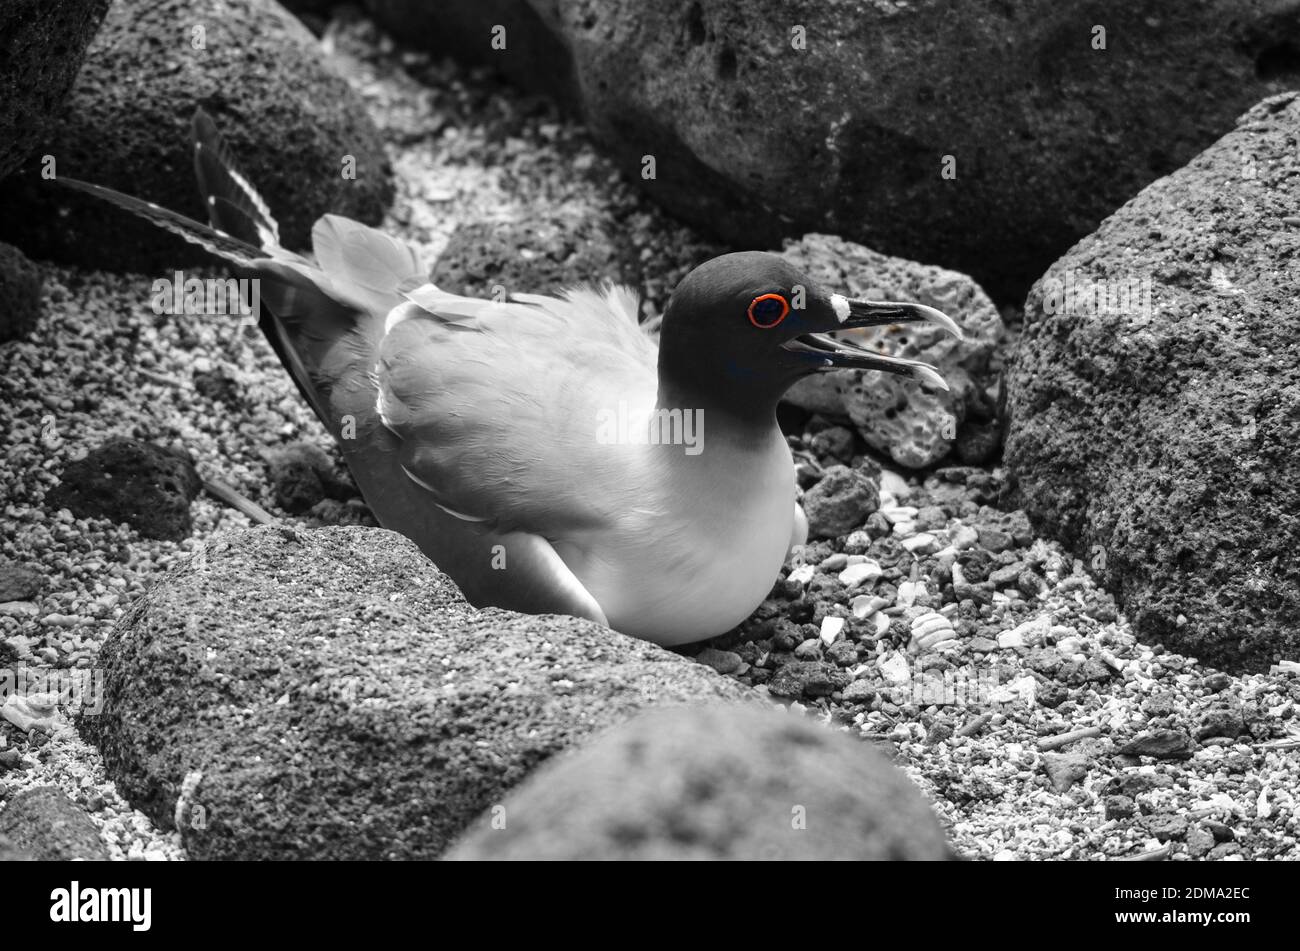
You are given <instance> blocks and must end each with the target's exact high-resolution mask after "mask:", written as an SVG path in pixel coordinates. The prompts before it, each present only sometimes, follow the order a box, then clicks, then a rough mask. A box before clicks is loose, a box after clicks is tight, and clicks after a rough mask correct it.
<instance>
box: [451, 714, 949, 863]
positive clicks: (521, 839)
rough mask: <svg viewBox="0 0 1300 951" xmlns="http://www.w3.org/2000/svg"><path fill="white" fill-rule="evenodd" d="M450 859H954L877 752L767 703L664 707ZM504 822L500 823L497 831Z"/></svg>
mask: <svg viewBox="0 0 1300 951" xmlns="http://www.w3.org/2000/svg"><path fill="white" fill-rule="evenodd" d="M503 810H504V811H503V812H498V813H497V815H499V816H503V817H504V819H505V827H504V828H494V827H493V823H492V821H491V820H492V815H491V814H489V815H488V816H487V817H485V818H484V819H483V820H481V821H480V822H479V823H478V824H477V825H476V826H475V828H474V829H473V830H472V831H471V832H470V833H469V835H468V836H467V837H466V838H465V839H464V840H463V841H462V842H461V843H460V844H459V845H458V846H457V847H456V848H455V849H454V850H453V851H452V853H450V855H449V856H448V857H449V858H451V859H461V860H464V859H556V860H559V859H741V860H744V859H750V860H752V859H787V860H797V859H914V860H915V859H922V860H923V859H946V858H950V857H951V853H950V851H949V848H948V845H947V842H946V841H945V837H944V833H943V830H942V829H941V828H940V826H939V823H938V822H937V821H936V820H935V818H934V815H933V814H932V813H931V812H930V809H929V807H928V805H927V804H926V802H925V800H924V799H923V798H922V797H921V795H920V793H919V792H918V791H917V789H916V787H914V786H913V785H912V784H911V783H910V782H909V781H908V780H907V778H906V777H905V776H904V775H903V774H902V773H901V772H899V771H898V770H897V769H895V768H894V767H893V766H892V765H890V763H889V762H888V761H887V760H886V759H885V757H883V756H882V755H880V754H879V753H878V752H876V751H875V750H873V749H872V748H871V747H869V746H868V745H866V744H865V743H863V742H862V741H861V740H856V739H853V738H850V737H848V736H845V735H844V734H841V733H837V732H835V731H833V730H829V729H826V728H824V727H821V726H819V725H818V724H816V723H814V722H812V721H811V720H810V719H808V718H806V717H803V716H799V715H795V714H788V713H783V712H781V711H777V710H763V709H758V708H739V707H729V708H703V709H685V710H682V709H679V710H667V711H656V712H653V713H650V714H647V715H644V716H641V717H638V718H637V719H635V720H633V721H632V722H630V723H626V724H624V725H623V726H621V727H618V728H616V729H613V730H611V731H609V732H607V733H606V734H604V735H603V736H601V737H600V738H599V739H597V740H595V741H594V742H593V743H591V744H590V745H589V746H587V747H585V748H583V749H581V750H579V751H578V752H576V753H574V754H571V755H568V756H565V757H562V758H559V759H557V760H556V761H554V762H553V763H550V764H548V765H547V766H546V767H545V768H544V769H543V770H540V771H539V772H538V775H537V776H536V777H534V778H533V779H531V780H530V781H529V782H528V783H527V784H526V785H524V786H523V787H521V788H520V789H519V790H518V791H516V793H515V794H513V795H512V796H511V797H510V798H508V799H507V800H506V801H505V803H504V804H503ZM499 825H500V822H498V823H497V826H499Z"/></svg>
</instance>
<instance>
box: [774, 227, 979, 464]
mask: <svg viewBox="0 0 1300 951" xmlns="http://www.w3.org/2000/svg"><path fill="white" fill-rule="evenodd" d="M781 256H782V257H784V258H785V259H786V260H788V261H789V262H790V263H791V264H793V265H795V266H796V267H798V268H800V269H801V270H802V271H804V272H805V273H806V274H807V275H808V276H809V277H811V278H812V279H814V280H815V281H817V282H818V283H820V284H821V285H822V286H824V287H825V288H827V289H828V290H831V291H834V292H836V293H839V294H844V295H846V296H849V297H865V298H870V299H874V300H906V301H916V302H918V303H921V304H928V305H929V306H931V307H937V308H938V309H939V310H941V311H943V312H944V313H946V314H948V316H950V317H952V318H953V320H955V321H956V322H957V323H958V324H959V325H960V326H961V328H962V330H963V332H964V333H965V335H966V339H965V340H957V339H956V338H954V337H953V336H951V335H950V334H948V333H947V332H946V331H944V330H943V329H942V328H940V327H936V326H934V325H932V324H900V325H897V326H895V327H885V328H880V329H876V330H863V331H856V332H854V333H853V334H851V336H854V337H856V338H857V339H858V342H859V343H861V344H863V345H865V346H868V347H870V348H872V349H877V350H880V351H881V352H883V353H888V354H890V355H892V356H897V357H905V358H907V359H910V360H921V361H922V362H924V363H929V364H932V365H934V366H935V367H937V368H938V370H939V373H940V374H942V375H943V378H944V381H945V382H946V383H947V384H948V387H949V389H948V391H947V392H944V391H943V390H938V389H934V388H932V387H928V386H921V385H918V384H917V383H915V382H914V381H911V380H907V379H904V378H903V377H899V376H894V375H892V374H888V373H878V372H874V371H868V370H833V371H831V372H830V373H822V374H818V375H816V376H812V377H808V378H806V379H804V380H801V381H799V382H798V383H796V384H795V385H794V386H793V387H792V388H791V389H790V392H789V393H787V394H786V397H785V398H786V399H787V400H789V401H790V402H792V403H794V404H795V405H796V406H800V407H802V408H804V409H806V410H809V411H811V412H818V413H830V414H833V415H837V416H847V417H849V419H851V420H852V421H853V423H854V425H856V426H857V429H858V431H859V432H860V433H861V434H862V438H863V439H865V440H866V442H867V445H869V446H871V447H872V448H874V449H877V450H879V451H880V452H882V453H888V454H889V456H890V457H891V458H892V459H893V460H894V461H895V462H897V463H899V464H900V465H903V466H908V467H911V468H921V467H924V466H929V465H933V464H934V463H936V462H938V461H940V460H941V459H943V458H944V457H945V456H947V455H948V453H949V452H950V451H951V450H952V448H953V446H954V443H958V441H959V438H960V437H961V435H962V433H963V432H964V430H965V429H966V428H968V427H972V426H975V427H978V426H980V425H981V421H982V420H983V419H986V418H987V408H986V404H987V400H986V399H985V397H984V394H983V389H984V388H985V387H986V386H988V385H989V383H990V382H991V381H990V379H989V376H988V368H989V358H990V357H991V356H992V354H993V350H994V348H995V347H996V346H997V343H998V340H999V339H1000V338H1001V336H1002V318H1001V317H1000V316H999V315H998V311H997V308H996V307H994V306H993V302H992V301H991V300H989V297H988V295H987V294H985V293H984V291H983V290H982V289H981V288H980V286H979V285H978V284H976V283H975V282H974V281H973V280H971V279H970V278H969V277H966V276H965V275H964V274H958V273H956V272H955V271H948V270H944V269H943V268H939V267H933V266H930V265H927V264H919V263H917V262H915V261H907V260H904V259H902V258H891V257H888V256H887V255H884V254H879V253H877V252H875V251H872V250H871V249H870V248H865V247H863V246H862V245H860V244H854V243H853V242H851V241H845V240H843V239H841V238H837V237H834V236H832V235H824V234H809V235H805V236H804V237H803V238H802V239H800V240H799V241H797V242H793V243H790V244H787V245H786V248H785V250H784V251H783V252H782V255H781ZM968 416H969V417H971V418H970V420H969V421H968V419H967V417H968ZM984 425H987V423H985V424H984ZM976 438H977V437H976V436H974V435H971V436H968V437H966V442H967V443H969V442H971V440H974V439H976ZM992 451H993V448H992V447H991V446H990V447H986V449H985V450H984V458H987V456H988V455H990V454H991V453H992ZM981 461H983V459H981Z"/></svg>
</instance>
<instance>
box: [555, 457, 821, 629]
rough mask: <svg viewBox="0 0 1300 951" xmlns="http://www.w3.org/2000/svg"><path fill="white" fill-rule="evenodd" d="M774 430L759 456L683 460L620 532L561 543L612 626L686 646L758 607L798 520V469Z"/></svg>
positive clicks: (559, 548) (729, 626)
mask: <svg viewBox="0 0 1300 951" xmlns="http://www.w3.org/2000/svg"><path fill="white" fill-rule="evenodd" d="M774 435H775V436H776V441H775V442H774V444H773V445H772V446H771V447H769V448H767V449H765V450H764V451H763V452H762V453H761V454H760V455H759V457H758V458H746V459H744V460H735V461H733V462H731V463H730V464H727V463H720V462H719V461H718V460H714V464H712V465H709V466H699V467H695V469H694V470H693V471H692V470H691V468H690V467H679V468H678V470H677V473H676V475H675V477H674V481H669V482H665V483H662V484H660V485H659V486H658V487H657V488H658V491H659V492H661V493H663V502H662V503H659V501H658V500H657V499H653V498H645V497H644V496H643V497H642V499H641V502H642V503H644V504H641V505H638V506H637V507H636V508H635V509H634V510H631V511H629V513H628V515H627V517H626V518H625V519H623V520H621V523H620V524H619V525H618V526H617V528H616V529H615V531H614V533H613V535H614V536H615V537H611V534H610V533H609V532H603V533H602V537H600V538H591V539H574V540H573V541H574V542H575V543H576V544H566V543H563V542H561V543H557V544H556V550H557V552H559V554H560V556H561V557H562V558H563V559H564V560H565V562H566V563H567V564H568V565H569V567H570V569H572V570H573V572H574V574H575V575H577V577H578V579H579V580H580V581H582V583H583V585H584V586H585V587H586V588H587V590H588V591H589V592H591V594H592V596H593V597H594V598H595V599H596V601H597V603H599V604H600V606H601V608H602V609H603V610H604V612H605V615H606V617H607V618H608V619H609V623H610V626H611V627H613V628H614V629H615V630H617V631H621V632H623V633H625V634H631V635H633V636H635V637H642V638H645V639H647V640H651V641H655V642H656V643H659V644H684V643H689V642H691V641H696V640H702V639H704V638H707V637H713V636H715V635H718V634H722V633H725V632H726V631H728V630H731V629H732V628H733V627H735V626H736V625H737V624H739V623H740V622H741V621H743V620H744V619H745V618H746V617H748V616H749V614H750V613H751V612H753V610H754V609H755V608H756V607H758V605H759V604H760V603H761V602H762V600H763V598H765V597H766V596H767V594H768V592H769V591H770V590H771V588H772V585H773V583H774V582H775V581H776V578H777V575H778V574H779V573H780V570H781V565H782V563H783V562H784V560H785V556H786V552H787V550H788V548H789V545H790V536H791V531H792V529H793V523H794V497H795V489H794V467H793V463H792V460H791V458H790V453H789V449H788V447H787V446H786V444H785V441H784V439H781V438H780V436H779V434H775V433H774ZM747 455H749V454H747ZM682 468H685V471H686V474H685V476H684V477H683V475H682Z"/></svg>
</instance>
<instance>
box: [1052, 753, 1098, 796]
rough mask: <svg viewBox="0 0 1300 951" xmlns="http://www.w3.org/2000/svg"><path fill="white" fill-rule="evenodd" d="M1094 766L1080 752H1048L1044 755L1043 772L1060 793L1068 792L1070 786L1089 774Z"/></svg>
mask: <svg viewBox="0 0 1300 951" xmlns="http://www.w3.org/2000/svg"><path fill="white" fill-rule="evenodd" d="M1091 766H1092V762H1091V760H1089V759H1088V757H1086V756H1084V755H1082V754H1079V753H1046V754H1044V756H1043V772H1045V773H1047V778H1048V780H1049V781H1050V782H1051V784H1052V788H1053V789H1055V790H1056V791H1057V792H1058V793H1064V792H1068V791H1069V790H1070V787H1071V786H1073V785H1074V784H1075V783H1077V782H1078V781H1079V780H1081V779H1083V778H1084V777H1085V776H1087V775H1088V769H1089V768H1090V767H1091Z"/></svg>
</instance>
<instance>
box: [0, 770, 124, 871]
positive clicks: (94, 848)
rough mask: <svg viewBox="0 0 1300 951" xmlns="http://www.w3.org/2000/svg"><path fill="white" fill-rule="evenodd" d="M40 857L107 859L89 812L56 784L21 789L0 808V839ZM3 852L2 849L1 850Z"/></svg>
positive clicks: (106, 851)
mask: <svg viewBox="0 0 1300 951" xmlns="http://www.w3.org/2000/svg"><path fill="white" fill-rule="evenodd" d="M5 838H8V839H9V842H10V846H11V848H13V849H14V850H16V851H18V852H26V853H29V854H30V855H31V857H32V858H34V859H38V860H41V861H64V862H66V861H70V860H72V859H88V860H93V861H107V860H108V849H106V848H105V847H104V843H103V842H102V841H100V838H99V830H98V829H97V828H95V824H94V823H93V822H91V821H90V816H88V815H87V814H86V811H85V810H84V809H82V808H81V807H80V806H78V805H77V804H76V803H74V802H72V801H71V800H70V799H68V797H67V796H65V795H63V793H62V791H61V790H59V789H58V788H57V787H55V786H36V787H33V788H31V789H24V790H23V791H22V792H20V793H17V794H15V795H14V796H11V797H10V798H9V802H8V803H7V804H6V805H5V808H4V811H3V812H0V842H3V840H4V839H5ZM0 854H2V850H0Z"/></svg>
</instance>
